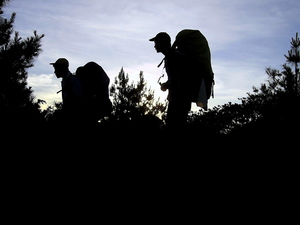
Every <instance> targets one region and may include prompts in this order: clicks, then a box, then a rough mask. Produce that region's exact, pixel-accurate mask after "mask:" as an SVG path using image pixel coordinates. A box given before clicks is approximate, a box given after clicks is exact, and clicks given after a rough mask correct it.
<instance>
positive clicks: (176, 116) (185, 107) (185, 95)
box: [149, 32, 191, 132]
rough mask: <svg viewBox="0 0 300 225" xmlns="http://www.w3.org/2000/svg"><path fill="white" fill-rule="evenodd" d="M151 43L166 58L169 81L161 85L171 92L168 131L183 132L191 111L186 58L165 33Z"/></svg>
mask: <svg viewBox="0 0 300 225" xmlns="http://www.w3.org/2000/svg"><path fill="white" fill-rule="evenodd" d="M149 41H154V44H155V45H154V48H155V49H156V51H157V52H158V53H162V54H163V55H164V56H165V58H164V61H165V69H166V72H167V75H168V81H167V82H166V83H163V84H161V90H162V91H166V90H167V89H168V90H169V94H168V101H169V105H168V110H167V119H166V126H167V130H169V131H172V132H176V131H180V130H182V131H183V130H184V128H185V126H186V124H187V115H188V112H189V111H190V109H191V101H190V97H189V91H188V85H187V79H186V78H187V75H186V74H187V73H188V71H187V69H188V66H187V60H186V57H185V56H184V55H183V54H181V53H180V52H178V51H177V50H175V49H172V48H171V38H170V36H169V35H168V34H167V33H165V32H161V33H158V34H157V35H156V36H155V37H154V38H151V39H150V40H149Z"/></svg>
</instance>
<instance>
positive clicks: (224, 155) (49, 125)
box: [0, 0, 300, 192]
mask: <svg viewBox="0 0 300 225" xmlns="http://www.w3.org/2000/svg"><path fill="white" fill-rule="evenodd" d="M5 2H7V1H3V0H0V15H1V14H2V11H1V10H2V8H1V7H2V6H3V5H4V3H5ZM15 17H16V14H12V16H11V18H10V19H5V20H3V22H2V23H1V24H0V68H1V76H0V107H1V110H0V123H1V127H2V130H4V131H5V135H6V136H8V137H9V136H14V137H16V136H17V139H18V140H19V139H23V138H27V140H28V139H30V140H34V139H36V137H40V138H42V137H43V138H45V135H52V132H53V130H55V129H60V128H57V127H58V126H57V125H58V124H59V122H60V116H59V114H60V109H61V104H60V103H56V104H55V106H50V107H48V109H47V110H45V111H41V109H40V104H42V103H43V102H44V101H43V100H39V99H38V100H36V99H35V96H34V95H33V90H32V88H31V87H28V85H27V77H28V74H27V69H28V68H30V67H32V66H33V62H34V59H35V58H36V57H37V56H38V55H39V53H40V52H41V40H42V38H43V37H44V35H38V34H37V32H34V34H33V36H31V37H28V38H26V39H22V38H20V37H19V34H18V32H15V33H13V23H14V20H15ZM291 45H292V47H291V50H290V51H289V52H288V55H286V58H287V63H285V64H284V65H283V66H282V70H281V71H279V70H277V69H272V68H267V69H266V74H267V78H268V79H267V83H265V84H261V86H260V87H253V92H252V93H248V94H247V96H246V97H243V98H241V99H240V100H241V103H234V104H233V103H230V102H229V103H227V104H224V105H220V106H216V107H214V108H212V109H209V110H208V111H203V110H200V111H198V112H191V113H190V115H189V118H188V122H189V129H190V132H188V133H186V134H185V136H183V140H172V142H170V143H165V136H164V113H165V109H166V104H165V103H161V102H160V101H158V100H155V98H154V91H152V90H150V89H148V88H147V85H146V81H145V79H144V76H143V73H142V72H141V73H140V76H139V80H138V81H137V83H136V84H134V83H129V76H128V75H125V72H124V70H123V69H121V71H120V73H119V75H118V76H117V77H116V78H115V81H114V83H113V84H112V85H111V88H110V94H111V100H112V103H113V112H112V115H111V116H109V117H106V118H104V119H103V120H102V121H100V122H99V127H97V129H96V130H94V131H93V132H94V133H95V135H94V136H93V138H91V139H89V140H88V141H86V140H84V139H83V137H84V136H83V133H84V132H85V131H80V130H79V131H67V130H58V131H55V135H56V136H58V137H59V138H62V137H63V135H64V132H71V133H72V134H74V137H75V139H76V141H82V142H85V145H84V148H82V151H84V150H89V147H93V148H95V146H96V151H99V152H101V151H102V152H103V151H106V152H108V151H111V149H112V148H113V147H116V148H118V149H119V150H122V151H123V153H120V154H121V155H122V156H125V157H127V160H129V158H130V160H129V161H127V162H126V163H124V162H123V164H122V165H123V169H124V166H126V165H127V166H129V164H130V162H133V161H134V160H133V159H132V158H133V157H140V156H141V155H140V154H141V152H145V154H148V155H147V157H148V158H147V159H148V160H150V158H151V160H153V159H157V158H160V159H162V161H163V160H165V159H167V157H166V156H167V155H168V156H169V155H172V156H173V157H176V156H177V159H176V160H177V161H176V162H178V164H176V166H178V165H180V166H182V165H189V166H191V165H194V166H195V167H193V168H192V167H189V166H188V167H185V169H186V168H189V169H190V170H189V169H187V170H189V171H185V172H186V174H185V173H183V174H182V173H181V172H180V173H179V172H178V171H180V169H178V168H177V169H176V168H174V170H176V171H177V172H178V174H180V178H179V179H182V180H185V182H187V184H191V182H190V180H189V179H190V178H191V177H193V178H192V179H198V178H199V177H198V176H199V174H198V172H199V171H198V169H199V168H198V167H197V166H196V165H198V164H201V165H202V166H203V167H204V169H207V168H208V170H209V172H208V173H206V176H207V177H206V178H205V179H206V181H209V182H210V183H209V186H207V189H209V188H212V189H211V190H217V189H218V188H219V187H217V183H218V181H216V180H219V181H220V182H221V183H222V182H223V183H222V184H225V186H226V187H225V186H222V187H221V188H225V189H226V190H233V191H244V190H246V189H253V190H254V189H255V190H256V191H257V190H258V189H259V188H261V186H260V185H265V184H267V183H268V182H269V181H270V182H271V183H272V182H273V183H274V182H275V183H276V182H277V183H276V185H278V182H280V181H279V179H281V178H282V177H284V174H283V173H286V169H283V167H285V166H286V165H287V163H286V161H285V160H286V157H287V155H289V156H290V157H291V158H293V154H292V153H293V152H292V148H294V146H297V144H298V139H297V138H298V136H299V131H298V129H299V125H300V124H299V120H300V119H299V109H300V104H299V103H300V99H299V98H300V96H299V93H300V85H299V82H300V79H299V69H298V63H299V62H300V59H299V46H300V41H299V38H298V34H296V38H293V39H292V42H291ZM290 65H292V66H293V68H292V67H290ZM216 97H217V96H216ZM66 129H67V128H66ZM41 131H42V132H41ZM45 132H47V133H45ZM103 135H104V136H103ZM189 135H191V136H189ZM107 140H111V142H113V144H112V146H108V147H107V150H103V149H104V148H105V147H104V146H106V145H110V141H107ZM66 141H67V142H69V141H70V140H66ZM72 141H74V140H72ZM169 141H170V140H169ZM100 142H102V144H101V146H98V145H97V144H98V143H100ZM86 143H88V145H87V144H86ZM103 143H104V144H103ZM178 143H179V144H185V145H184V147H180V146H179V145H177V144H178ZM56 145H57V144H54V143H53V146H56ZM173 145H174V146H175V147H174V146H173ZM71 147H73V148H75V147H81V146H77V143H73V146H71ZM178 148H180V149H179V150H178ZM126 149H127V151H126ZM132 149H135V150H138V152H139V153H134V154H133V153H132V152H130V151H131V150H132ZM149 149H151V151H152V152H155V157H154V156H153V155H152V156H150V154H149V151H150V150H149ZM171 149H172V150H171ZM158 150H159V151H158ZM41 151H42V149H41ZM124 151H126V152H127V153H126V154H124ZM178 152H180V153H178ZM187 152H189V153H190V152H192V153H190V154H189V153H187ZM287 153H288V154H287ZM72 154H73V153H72ZM102 154H103V153H102ZM122 156H119V158H117V159H116V160H117V162H121V161H122V160H123V158H122ZM144 156H145V155H144ZM144 156H142V157H141V158H139V159H138V164H139V165H138V166H139V167H136V168H132V167H130V166H129V167H130V169H129V167H128V168H127V170H126V171H127V172H128V171H130V172H133V171H134V172H133V173H134V174H139V172H137V171H138V170H140V169H141V168H145V167H146V166H145V165H142V164H143V163H146V161H147V160H146V159H145V157H144ZM79 158H80V157H79ZM121 158H122V159H121ZM273 159H274V160H275V161H274V160H273ZM279 159H280V160H279ZM181 160H182V161H181ZM272 160H273V161H272ZM179 161H180V162H179ZM204 161H205V162H204ZM270 161H272V163H270ZM164 162H165V163H169V161H168V160H166V161H164ZM277 162H278V164H277ZM135 163H137V162H135ZM160 163H161V162H160ZM87 164H88V163H87ZM146 165H148V166H149V165H151V164H150V163H148V164H147V163H146ZM266 165H267V166H268V167H269V168H272V171H273V172H272V173H271V172H270V171H269V170H264V169H263V168H264V166H266ZM290 165H294V164H293V163H290ZM173 166H174V165H173ZM276 166H279V167H276ZM159 168H163V166H162V165H161V164H160V167H159ZM285 168H286V167H285ZM111 169H113V168H111ZM202 169H203V168H202ZM289 171H290V172H291V171H293V169H290V170H289ZM160 172H161V170H160ZM268 172H270V173H269V174H267V173H268ZM121 173H124V174H125V172H121ZM261 173H262V175H259V174H261ZM149 174H150V172H149V171H147V175H146V176H150V175H149ZM208 174H213V175H212V176H214V179H212V178H208V177H209V175H208ZM290 174H291V173H290ZM139 175H140V174H139ZM216 175H217V176H216ZM277 175H278V176H277ZM120 176H121V175H120ZM263 176H267V178H266V179H264V178H262V177H263ZM289 176H292V175H289ZM169 178H170V177H169ZM152 179H153V180H154V178H153V177H152ZM158 179H161V181H162V180H163V179H162V178H161V176H160V177H158ZM170 179H173V181H174V180H175V179H177V178H175V177H173V178H170ZM127 182H128V181H127ZM164 182H166V181H164ZM289 182H290V181H289ZM289 182H285V184H288V183H289ZM258 183H259V184H258ZM273 183H272V184H273ZM268 184H269V183H268ZM220 185H221V184H220ZM251 185H252V186H251ZM194 188H195V187H194ZM269 188H270V186H268V185H267V186H266V187H265V191H267V189H268V190H269ZM257 192H258V191H257Z"/></svg>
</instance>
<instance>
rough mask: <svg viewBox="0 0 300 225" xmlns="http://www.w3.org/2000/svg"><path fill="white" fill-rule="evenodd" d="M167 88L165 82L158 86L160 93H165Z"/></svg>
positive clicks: (167, 85)
mask: <svg viewBox="0 0 300 225" xmlns="http://www.w3.org/2000/svg"><path fill="white" fill-rule="evenodd" d="M168 88H169V84H168V83H167V82H166V83H162V84H160V89H161V90H162V91H166V90H167V89H168Z"/></svg>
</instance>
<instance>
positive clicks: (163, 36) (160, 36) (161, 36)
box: [149, 32, 171, 43]
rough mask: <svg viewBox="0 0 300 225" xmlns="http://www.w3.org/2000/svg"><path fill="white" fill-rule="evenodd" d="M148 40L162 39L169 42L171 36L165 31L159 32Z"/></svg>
mask: <svg viewBox="0 0 300 225" xmlns="http://www.w3.org/2000/svg"><path fill="white" fill-rule="evenodd" d="M149 41H162V42H170V43H171V37H170V35H168V34H167V33H166V32H160V33H158V34H157V35H156V36H155V37H154V38H151V39H149Z"/></svg>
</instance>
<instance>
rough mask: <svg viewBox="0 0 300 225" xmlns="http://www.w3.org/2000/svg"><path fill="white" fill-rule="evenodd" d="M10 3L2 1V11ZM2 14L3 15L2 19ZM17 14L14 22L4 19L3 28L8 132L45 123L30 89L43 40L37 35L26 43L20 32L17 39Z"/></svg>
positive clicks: (2, 94) (0, 91) (0, 50)
mask: <svg viewBox="0 0 300 225" xmlns="http://www.w3.org/2000/svg"><path fill="white" fill-rule="evenodd" d="M7 2H8V1H3V0H1V1H0V13H1V14H3V11H2V7H3V6H4V5H5V3H7ZM1 14H0V15H1ZM15 18H16V14H15V13H13V14H12V15H11V18H10V19H3V18H2V19H1V24H0V70H1V75H0V107H1V111H0V120H1V124H2V125H3V126H4V127H6V128H7V129H13V130H15V129H16V127H17V128H18V129H19V130H20V129H21V130H22V129H28V127H33V125H34V124H37V123H39V122H41V120H42V116H41V111H40V108H39V104H40V103H43V101H42V100H37V101H36V100H35V96H34V95H33V90H32V88H31V87H28V86H27V77H28V73H27V69H28V68H30V67H32V66H33V62H34V59H35V58H36V57H37V56H38V55H39V53H40V52H41V39H42V38H43V37H44V35H38V34H37V32H36V31H34V33H33V36H31V37H27V38H26V39H22V38H21V37H20V36H19V33H18V32H15V33H14V35H13V32H14V30H13V23H14V21H15Z"/></svg>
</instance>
